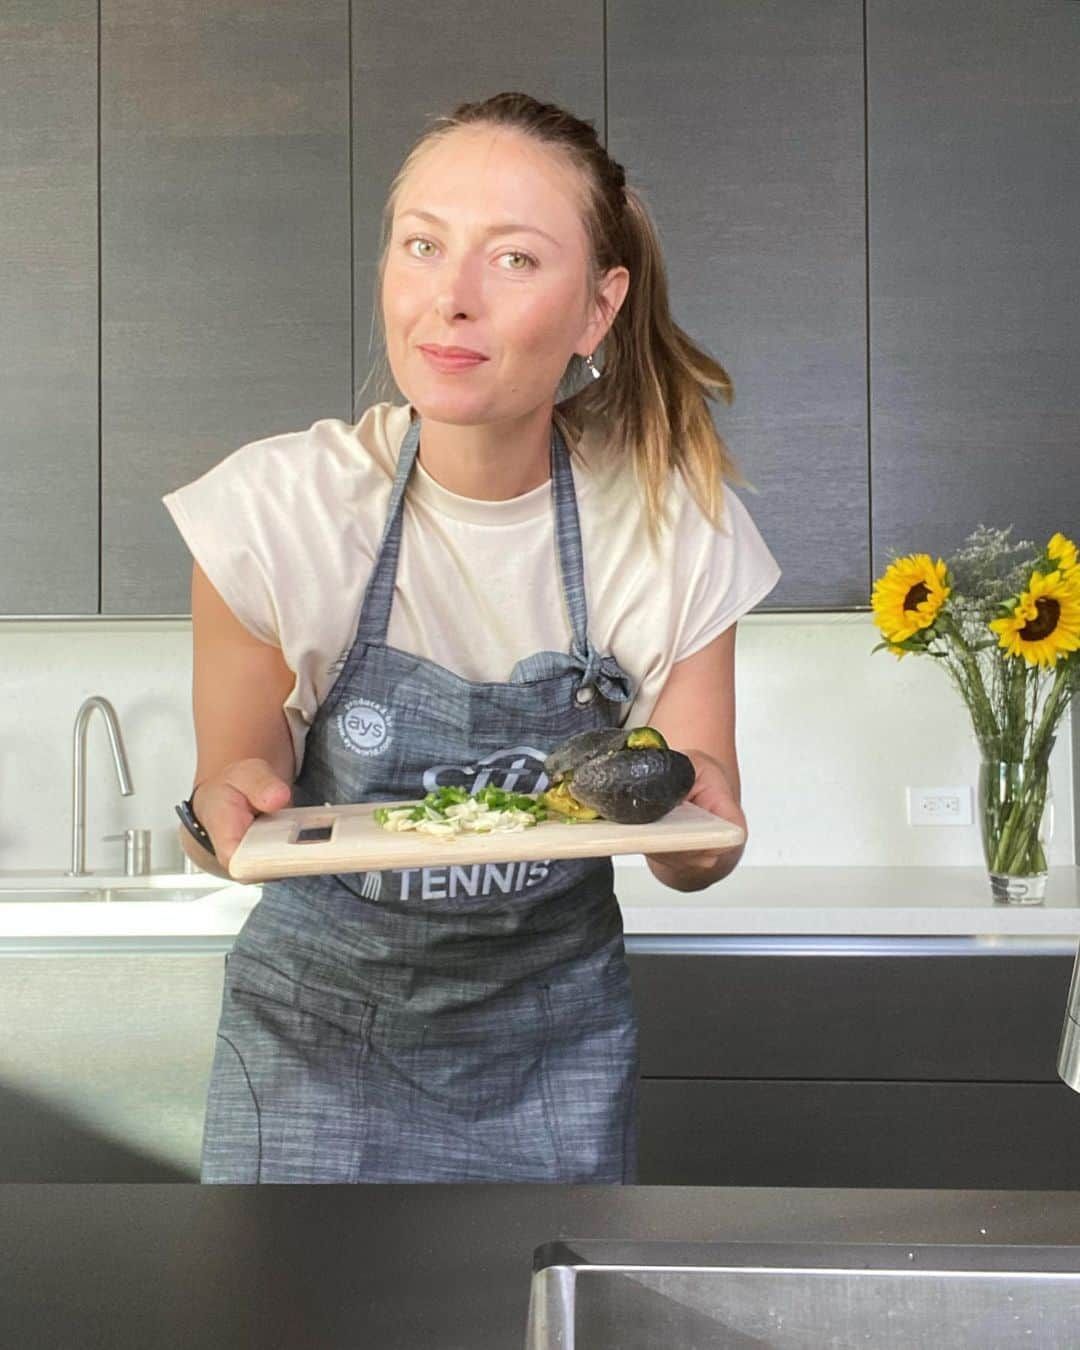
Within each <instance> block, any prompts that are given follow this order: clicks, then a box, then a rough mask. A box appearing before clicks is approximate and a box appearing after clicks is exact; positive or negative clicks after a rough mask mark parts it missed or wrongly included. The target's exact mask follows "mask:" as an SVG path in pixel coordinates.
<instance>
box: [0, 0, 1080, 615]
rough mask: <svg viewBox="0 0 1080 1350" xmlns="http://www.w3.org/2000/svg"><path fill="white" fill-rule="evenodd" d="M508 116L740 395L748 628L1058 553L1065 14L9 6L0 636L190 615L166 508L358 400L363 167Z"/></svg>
mask: <svg viewBox="0 0 1080 1350" xmlns="http://www.w3.org/2000/svg"><path fill="white" fill-rule="evenodd" d="M99 13H100V31H99V27H98V17H99ZM99 39H100V47H99ZM99 76H100V79H99ZM507 89H522V90H526V91H528V92H530V93H532V94H534V95H535V96H537V97H538V98H541V99H546V100H551V101H554V102H556V103H559V104H562V105H564V106H566V107H568V108H569V109H571V110H572V111H573V112H575V113H577V114H578V115H579V116H581V117H585V118H588V119H589V120H590V121H592V122H593V123H594V124H595V125H596V127H597V130H598V132H599V134H600V136H601V138H602V139H604V140H605V141H606V143H607V145H608V147H609V149H610V150H611V152H612V154H613V155H614V156H615V158H616V159H618V160H619V161H620V162H622V163H623V164H624V165H625V166H626V170H627V174H628V177H629V180H630V182H631V183H632V184H634V185H635V186H636V187H637V188H638V189H639V191H640V192H641V193H642V195H643V196H644V199H645V201H646V204H647V206H648V207H649V209H650V211H651V213H652V215H653V218H654V219H655V221H656V223H657V227H658V230H659V234H660V243H661V247H662V250H663V255H664V258H665V262H666V267H667V274H668V282H669V290H670V302H671V309H672V313H673V315H674V318H675V321H676V322H677V323H678V324H679V325H680V327H682V328H683V329H684V330H685V331H686V332H688V333H689V334H690V335H691V336H692V337H693V338H694V339H695V340H696V341H698V342H699V343H700V344H701V345H703V346H704V347H705V348H707V349H708V350H709V351H710V352H712V353H713V355H714V356H715V357H716V358H717V359H718V360H719V361H720V362H721V363H722V364H723V365H724V367H725V368H726V369H727V371H728V372H729V374H730V375H731V377H732V380H733V381H734V386H735V401H734V403H733V405H732V406H730V407H728V406H727V405H726V404H724V403H723V402H720V401H718V402H716V403H712V404H710V411H711V412H712V415H713V419H714V421H715V423H716V426H717V430H718V431H719V432H720V434H721V435H722V436H723V437H724V439H725V441H726V442H727V444H728V446H729V448H730V450H731V452H732V454H733V455H734V456H735V458H736V460H737V461H738V463H739V465H740V466H741V468H742V469H743V471H744V473H745V474H746V476H747V477H748V478H749V480H750V482H751V484H752V487H750V488H738V489H733V490H735V491H738V493H739V494H740V496H742V498H743V500H744V502H745V503H746V505H747V506H748V507H749V508H750V510H751V512H752V514H753V516H754V519H755V521H756V522H757V524H758V526H759V528H760V529H761V531H762V533H763V535H764V536H765V539H766V541H767V542H768V543H769V545H770V547H771V549H772V551H773V552H774V553H775V555H776V557H777V559H778V560H779V562H780V565H781V567H782V568H783V571H784V574H783V577H782V578H781V580H780V583H779V585H778V586H777V587H776V589H775V590H774V591H773V592H772V593H771V594H770V595H769V596H768V597H767V599H766V600H765V601H764V602H763V608H765V609H788V608H794V609H800V608H801V609H821V610H829V609H838V608H864V609H865V608H867V607H868V606H869V602H870V589H871V585H872V581H873V577H874V576H875V575H876V574H878V573H879V572H880V571H881V570H882V569H883V567H884V566H885V564H886V563H887V562H888V561H889V559H890V558H891V556H892V554H893V553H895V552H908V551H912V550H915V549H918V550H920V551H921V550H927V551H930V552H946V551H949V550H951V549H952V548H953V547H954V546H956V545H957V544H958V543H959V542H960V540H961V538H962V536H963V535H964V534H966V533H968V532H970V530H972V529H973V528H974V527H975V525H976V524H977V523H978V522H980V521H983V522H986V523H997V524H1005V523H1008V522H1013V523H1014V524H1015V526H1016V529H1017V535H1016V536H1015V537H1017V538H1022V537H1034V538H1035V539H1037V540H1038V541H1039V542H1044V541H1045V537H1046V536H1047V534H1048V532H1049V531H1050V530H1051V529H1058V528H1060V529H1063V530H1065V531H1066V532H1067V533H1068V532H1070V531H1072V532H1074V533H1075V531H1076V530H1077V528H1078V527H1080V380H1078V379H1077V371H1078V370H1080V357H1078V353H1080V317H1078V316H1080V304H1078V303H1077V297H1078V295H1080V250H1078V248H1077V242H1076V241H1077V233H1078V230H1077V222H1078V221H1080V106H1078V104H1080V4H1078V3H1075V0H951V3H949V4H947V5H942V4H940V3H937V0H866V2H865V4H864V3H863V0H814V2H813V3H807V0H754V3H745V2H742V0H680V3H679V5H678V6H676V7H671V6H663V5H657V4H653V3H650V0H585V3H583V4H582V3H578V2H577V0H542V2H541V3H537V4H535V5H532V6H526V7H524V8H523V7H521V6H517V5H511V4H509V3H507V2H506V0H469V3H466V2H465V0H453V2H452V3H446V4H441V5H438V6H432V5H431V4H430V3H425V4H421V3H420V0H400V2H399V3H396V4H393V5H390V4H367V5H361V4H357V3H355V2H354V3H351V4H342V3H341V0H285V2H283V0H213V3H210V0H200V3H197V4H187V5H184V6H181V7H179V8H175V7H174V8H171V9H166V10H163V9H162V6H161V5H159V4H155V3H151V0H126V2H125V3H124V4H120V3H118V0H102V3H101V4H100V6H95V5H93V4H90V3H88V2H87V0H47V2H46V3H37V2H36V0H35V3H30V0H14V3H10V2H9V3H8V4H6V5H5V6H4V7H3V14H2V15H0V126H2V127H3V128H4V135H3V136H2V137H0V169H2V172H3V175H4V194H3V200H4V209H3V211H2V212H0V268H2V272H3V278H4V291H3V294H4V308H3V313H2V316H0V341H2V342H3V344H4V350H3V358H4V373H5V376H6V377H7V378H6V381H5V382H4V384H3V386H2V397H3V405H2V411H3V414H4V417H3V440H2V442H0V444H2V450H0V455H2V462H0V469H2V475H3V484H4V492H3V493H2V494H0V537H2V540H3V544H4V566H3V567H2V568H0V612H2V613H5V614H9V615H24V614H26V615H34V614H41V615H48V614H88V615H89V614H98V613H100V614H105V615H126V614H131V615H142V614H187V613H188V612H189V608H190V589H189V587H190V576H191V558H190V554H189V553H188V551H187V548H186V546H185V544H184V542H183V540H182V538H181V537H180V535H179V532H178V531H177V530H176V528H175V526H174V525H173V523H172V520H171V519H170V517H169V514H168V512H167V511H166V510H165V507H164V506H163V505H162V502H161V498H162V496H163V495H164V494H165V493H167V492H168V491H170V490H171V489H173V488H175V487H177V486H179V485H180V484H182V483H186V482H189V481H190V480H191V479H193V478H195V477H198V476H199V475H200V474H202V473H203V472H205V471H206V470H207V469H209V468H210V467H211V466H212V465H214V464H216V463H217V462H218V461H219V460H221V459H222V458H224V456H226V455H227V454H229V453H231V452H232V451H233V450H234V449H236V448H237V447H238V446H240V445H242V444H245V443H247V442H249V441H253V440H257V439H260V438H262V437H264V436H270V435H274V434H278V433H281V432H288V431H295V430H302V429H304V428H306V427H307V426H309V425H310V424H311V423H312V422H313V421H315V420H317V419H318V418H321V417H331V416H336V417H341V418H343V419H346V420H350V421H351V420H353V418H354V417H355V416H356V415H358V414H359V411H360V410H362V408H363V407H364V406H366V404H367V403H369V402H371V401H373V399H374V390H373V389H372V390H371V392H370V394H367V393H365V391H366V390H367V387H368V386H369V385H371V383H372V382H371V381H370V379H369V376H370V375H371V374H372V367H373V364H374V361H375V356H376V349H375V347H374V346H373V339H374V338H375V337H376V336H377V328H378V324H377V315H376V312H375V311H376V305H377V303H378V299H377V296H376V293H375V288H376V280H377V278H376V267H377V262H378V250H379V244H380V231H381V224H382V212H383V208H384V205H385V202H386V199H387V194H388V192H389V190H390V187H391V182H392V178H393V175H394V173H395V172H396V170H397V169H398V167H399V166H400V164H401V162H402V160H403V158H404V156H405V154H406V153H407V151H408V149H409V147H410V146H411V144H412V143H413V141H414V139H415V138H416V137H417V136H418V135H419V134H420V133H421V132H422V131H423V130H424V128H425V127H426V126H427V125H428V124H429V123H430V121H431V120H432V119H434V118H435V117H436V116H438V115H439V114H440V113H443V112H448V111H450V110H451V109H452V108H453V107H454V105H455V104H457V103H458V102H461V101H464V100H468V99H483V98H485V97H487V96H489V95H490V94H493V93H496V92H498V91H499V90H507ZM354 391H357V393H362V394H363V395H364V396H362V397H360V399H359V401H358V403H357V404H354ZM754 488H756V489H757V491H754V490H753V489H754ZM99 522H100V537H99Z"/></svg>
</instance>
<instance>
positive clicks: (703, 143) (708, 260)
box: [607, 0, 869, 609]
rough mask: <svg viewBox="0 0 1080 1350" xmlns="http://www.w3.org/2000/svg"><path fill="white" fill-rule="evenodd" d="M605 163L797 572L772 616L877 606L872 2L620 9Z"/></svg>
mask: <svg viewBox="0 0 1080 1350" xmlns="http://www.w3.org/2000/svg"><path fill="white" fill-rule="evenodd" d="M607 70H608V148H609V149H610V151H611V153H612V154H613V155H614V156H615V158H616V159H618V160H619V161H620V162H621V163H622V164H624V165H625V166H626V170H627V176H628V178H629V180H630V181H631V182H632V183H634V184H636V185H639V186H640V187H641V188H642V190H643V196H644V198H645V200H646V202H647V204H648V205H649V207H650V209H651V211H652V215H653V218H654V219H655V220H656V222H657V225H658V228H659V233H660V243H661V247H662V248H663V250H664V255H665V259H666V262H667V268H668V280H669V284H670V291H671V308H672V313H673V315H674V317H675V321H676V323H678V324H679V326H680V327H682V328H683V329H685V330H686V331H687V332H688V333H689V334H690V336H691V337H692V338H693V339H694V340H695V341H696V342H698V343H699V344H700V345H702V346H704V347H706V348H707V349H708V350H709V351H710V352H711V353H712V355H713V356H715V357H716V359H717V360H718V361H719V362H720V363H721V365H722V366H723V367H724V368H725V370H726V371H727V372H728V374H729V375H730V376H731V379H732V382H733V384H734V387H735V400H734V402H733V403H732V404H731V406H730V407H728V405H727V404H725V403H723V402H718V403H715V404H710V410H711V412H712V416H713V421H714V423H715V425H716V428H717V430H718V431H719V433H720V434H721V436H723V438H724V440H725V442H726V443H727V445H728V448H729V449H730V450H731V452H732V454H733V455H734V456H735V458H736V460H737V461H738V463H739V466H740V468H741V469H742V471H743V473H744V474H745V476H746V477H747V478H748V479H749V480H750V482H751V484H752V485H753V486H754V487H756V488H757V489H758V491H757V492H756V493H755V492H752V491H749V490H747V489H745V488H737V489H735V491H736V492H737V493H738V495H739V496H740V497H741V498H742V500H743V501H744V502H745V504H746V505H747V507H748V508H749V510H750V512H751V514H752V516H753V518H754V521H755V523H756V524H757V525H758V528H759V529H760V530H761V532H762V534H763V535H764V537H765V540H766V542H767V543H768V545H769V547H770V549H771V550H772V552H773V554H774V555H775V556H776V559H777V561H778V562H779V564H780V566H781V567H782V568H783V572H784V575H783V576H782V577H781V579H780V581H779V583H778V584H777V586H776V588H775V589H774V590H773V591H772V592H771V593H770V594H769V596H768V597H767V598H766V600H765V601H764V603H763V605H762V608H763V609H787V608H833V607H847V606H857V605H866V604H868V603H869V586H868V565H869V564H868V559H869V550H868V523H869V498H868V485H867V444H866V418H867V411H866V247H865V244H866V239H865V182H864V156H863V123H864V118H863V24H862V3H861V0H828V3H815V4H807V3H806V0H756V2H755V3H754V4H742V3H731V2H730V0H728V2H727V3H718V2H717V0H680V3H679V5H678V6H677V7H675V9H672V8H670V7H667V6H664V5H657V4H653V3H651V2H650V0H609V3H608V23H607Z"/></svg>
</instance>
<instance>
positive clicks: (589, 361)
mask: <svg viewBox="0 0 1080 1350" xmlns="http://www.w3.org/2000/svg"><path fill="white" fill-rule="evenodd" d="M584 361H585V364H586V365H587V366H588V368H589V371H590V373H591V374H592V377H593V379H594V380H598V379H599V378H600V372H599V371H598V370H597V369H596V366H595V365H594V364H593V359H592V352H590V353H589V354H588V356H586V357H585V358H584Z"/></svg>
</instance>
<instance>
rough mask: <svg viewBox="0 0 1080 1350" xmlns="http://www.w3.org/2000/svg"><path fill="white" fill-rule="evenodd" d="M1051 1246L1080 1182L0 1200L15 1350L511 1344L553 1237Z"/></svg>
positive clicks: (370, 1189) (67, 1191)
mask: <svg viewBox="0 0 1080 1350" xmlns="http://www.w3.org/2000/svg"><path fill="white" fill-rule="evenodd" d="M558 1237H563V1238H590V1237H591V1238H608V1239H626V1240H632V1239H649V1240H666V1241H675V1240H680V1241H692V1242H696V1241H714V1242H732V1241H736V1242H785V1243H791V1242H839V1243H862V1242H874V1243H909V1244H926V1243H960V1244H966V1245H967V1244H970V1245H976V1246H979V1245H996V1244H1003V1245H1005V1244H1020V1245H1037V1246H1048V1245H1059V1246H1062V1247H1066V1248H1069V1249H1070V1251H1071V1253H1072V1256H1073V1257H1074V1258H1075V1257H1077V1256H1080V1252H1078V1250H1077V1245H1076V1244H1077V1243H1080V1191H1016V1190H1012V1191H1009V1190H1006V1191H1002V1190H993V1191H956V1190H863V1189H842V1190H827V1189H816V1188H798V1189H778V1188H756V1187H737V1188H730V1189H728V1188H709V1187H691V1186H555V1185H550V1186H549V1185H483V1186H479V1185H472V1186H465V1185H450V1184H444V1185H422V1184H418V1185H409V1186H406V1185H352V1186H350V1185H340V1186H261V1187H256V1186H198V1185H153V1184H144V1185H138V1184H132V1185H111V1186H96V1185H48V1184H37V1185H22V1184H8V1185H6V1186H5V1187H4V1203H3V1205H2V1206H0V1325H2V1326H3V1328H4V1340H5V1342H6V1343H7V1344H11V1345H18V1346H20V1347H21V1350H54V1347H56V1346H60V1345H63V1346H86V1347H90V1346H102V1347H104V1346H108V1347H109V1350H127V1348H128V1347H131V1348H132V1350H135V1348H136V1347H137V1348H138V1350H158V1347H161V1350H164V1348H165V1347H168V1348H169V1350H173V1347H176V1346H198V1347H199V1350H224V1348H225V1347H244V1350H248V1347H251V1346H259V1347H260V1348H261V1350H292V1347H297V1350H300V1347H303V1350H309V1347H312V1346H318V1347H319V1350H337V1347H342V1350H345V1348H346V1347H347V1348H348V1350H354V1347H356V1346H359V1345H364V1346H369V1345H370V1346H377V1347H378V1350H521V1347H522V1345H523V1339H524V1331H525V1318H526V1312H527V1308H528V1296H529V1284H530V1277H531V1273H532V1257H533V1252H534V1250H535V1249H536V1248H537V1247H538V1246H540V1245H541V1244H543V1243H546V1242H550V1241H552V1240H553V1239H555V1238H558Z"/></svg>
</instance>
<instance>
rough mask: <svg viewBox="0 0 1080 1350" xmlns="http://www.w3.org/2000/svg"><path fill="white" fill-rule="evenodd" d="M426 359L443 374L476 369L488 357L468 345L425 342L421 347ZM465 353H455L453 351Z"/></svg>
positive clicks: (454, 373)
mask: <svg viewBox="0 0 1080 1350" xmlns="http://www.w3.org/2000/svg"><path fill="white" fill-rule="evenodd" d="M420 350H421V351H422V352H423V354H424V360H425V361H426V362H427V363H428V365H429V366H431V367H433V369H435V370H437V371H438V372H439V373H440V374H441V375H456V374H458V373H460V372H463V371H467V370H476V369H478V367H480V366H482V365H483V364H484V362H485V361H486V360H487V359H488V358H487V357H486V356H484V355H483V354H482V353H480V352H472V351H470V350H469V349H468V348H467V347H437V346H435V345H434V344H432V345H428V344H426V343H425V344H424V346H422V347H421V348H420ZM458 352H461V353H464V355H460V356H459V355H453V353H458Z"/></svg>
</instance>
